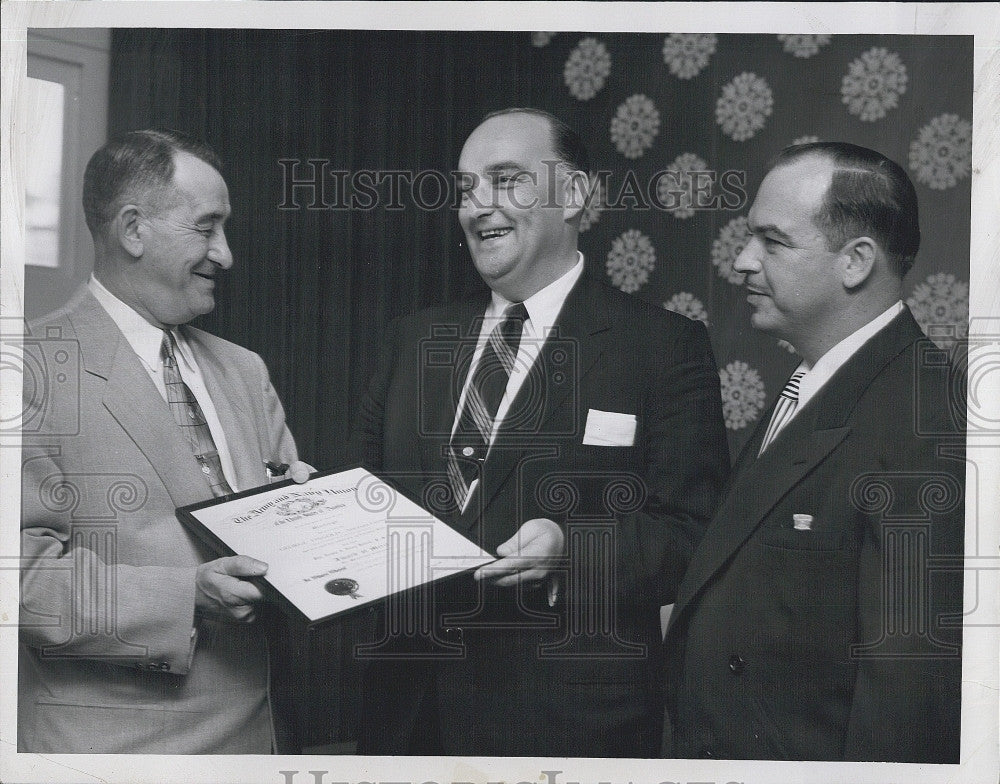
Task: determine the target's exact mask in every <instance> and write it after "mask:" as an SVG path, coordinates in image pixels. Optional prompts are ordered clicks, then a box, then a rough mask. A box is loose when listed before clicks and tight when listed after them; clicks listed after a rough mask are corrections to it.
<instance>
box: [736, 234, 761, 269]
mask: <svg viewBox="0 0 1000 784" xmlns="http://www.w3.org/2000/svg"><path fill="white" fill-rule="evenodd" d="M759 244H760V243H759V242H758V241H757V239H756V238H755V237H751V238H750V239H749V240H747V244H746V245H744V246H743V250H741V251H740V252H739V253H738V254H737V256H736V261H734V262H733V270H734V271H735V272H742V273H744V274H748V273H751V272H758V271H759V270H760V262H759V261H758V259H757V253H758V251H759V247H758V245H759Z"/></svg>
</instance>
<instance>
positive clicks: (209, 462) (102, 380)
mask: <svg viewBox="0 0 1000 784" xmlns="http://www.w3.org/2000/svg"><path fill="white" fill-rule="evenodd" d="M219 169H220V162H219V160H218V158H217V157H216V156H215V154H214V153H213V152H212V151H211V150H210V149H209V148H208V147H206V146H205V145H203V144H201V143H199V142H196V141H194V140H193V139H190V138H188V137H186V136H184V135H182V134H178V133H175V132H167V131H136V132H133V133H129V134H126V135H125V136H123V137H121V138H120V139H116V140H114V141H112V142H109V143H108V144H107V145H105V146H104V147H102V148H101V149H100V150H98V151H97V152H96V153H95V154H94V156H93V157H92V158H91V160H90V162H89V164H88V165H87V170H86V173H85V175H84V197H83V199H84V212H85V214H86V218H87V225H88V227H89V228H90V231H91V234H92V236H93V239H94V248H95V263H94V274H93V276H92V277H91V279H90V281H89V282H88V284H87V285H85V286H83V287H82V288H81V289H80V290H79V291H78V292H77V293H76V294H75V295H74V297H73V299H72V300H71V301H70V302H69V303H68V304H67V305H66V306H65V307H64V308H63V309H61V310H59V311H57V312H55V313H53V314H51V315H49V316H47V317H44V318H42V319H41V320H39V321H38V322H37V323H35V324H33V325H31V327H30V330H29V337H28V338H26V345H25V353H26V354H27V355H28V356H27V358H26V362H25V367H26V368H35V369H37V370H38V371H39V373H38V374H29V373H26V374H25V400H24V405H25V419H24V421H25V423H27V424H26V425H25V431H24V433H23V486H22V498H21V501H22V525H21V556H22V564H23V571H22V580H21V617H20V626H21V648H20V653H21V656H20V664H19V669H18V676H19V686H18V688H19V691H18V709H19V712H18V749H19V750H20V751H28V752H39V753H116V752H122V753H147V754H155V753H162V754H178V753H183V754H196V753H254V754H266V753H268V752H270V751H271V750H272V749H273V748H274V745H275V731H274V729H275V728H274V726H273V724H272V712H271V708H270V698H269V694H268V665H267V650H266V645H265V639H264V633H263V631H262V629H261V627H260V625H259V624H256V625H254V624H253V621H254V619H255V617H256V614H257V606H258V603H259V602H260V600H261V598H262V597H261V593H260V590H259V589H258V588H257V586H256V585H254V584H253V583H252V582H251V581H250V578H253V577H258V576H260V575H262V574H264V573H265V572H266V569H267V566H266V564H263V563H260V562H258V561H255V560H253V559H250V558H246V557H244V556H235V557H232V558H214V557H213V556H212V555H210V553H209V551H208V550H207V549H206V548H205V547H204V546H203V545H202V544H201V543H200V542H198V541H197V540H196V539H195V538H193V537H192V536H191V535H190V534H189V533H188V532H187V531H186V530H185V529H184V528H183V527H182V526H181V525H180V523H179V522H178V521H177V518H176V517H175V515H174V510H175V508H176V507H178V506H184V505H187V504H191V503H195V502H198V501H204V500H206V499H210V498H212V497H213V496H220V495H225V494H227V493H231V492H234V491H238V490H246V489H249V488H252V487H256V486H258V485H263V484H266V483H267V482H268V474H267V472H266V470H265V461H274V462H279V463H290V464H293V476H294V477H295V478H296V479H297V480H298V481H304V479H305V478H306V477H307V475H308V466H306V465H305V464H304V463H299V462H297V461H296V450H295V443H294V441H293V440H292V436H291V433H289V431H288V428H287V427H286V426H285V417H284V411H283V410H282V407H281V403H280V401H279V400H278V397H277V395H276V394H275V391H274V389H273V388H272V386H271V384H270V381H269V380H268V373H267V369H266V368H265V366H264V363H263V362H262V361H261V359H260V357H258V356H257V355H256V354H253V353H251V352H249V351H247V350H246V349H243V348H240V347H239V346H236V345H233V344H232V343H229V342H227V341H225V340H222V339H220V338H217V337H214V336H213V335H210V334H208V333H206V332H203V331H201V330H199V329H195V328H192V327H189V326H185V325H186V323H187V322H188V321H190V320H191V319H193V318H195V317H196V316H199V315H202V314H205V313H208V312H209V311H211V310H212V308H213V307H215V285H216V279H217V276H218V275H220V274H222V273H224V272H225V271H226V270H228V269H229V268H230V267H231V266H232V264H233V257H232V254H231V253H230V250H229V245H228V244H227V242H226V235H225V232H224V228H223V226H224V224H225V221H226V219H227V218H228V217H229V213H230V207H229V193H228V190H227V188H226V184H225V182H224V180H223V179H222V175H221V174H220V173H219ZM29 376H30V378H29ZM29 424H30V427H29Z"/></svg>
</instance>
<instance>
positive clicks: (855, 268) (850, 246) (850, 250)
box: [841, 237, 879, 290]
mask: <svg viewBox="0 0 1000 784" xmlns="http://www.w3.org/2000/svg"><path fill="white" fill-rule="evenodd" d="M841 255H842V256H843V257H844V259H845V264H844V286H845V287H846V288H848V289H852V290H853V289H856V288H857V287H858V286H860V285H861V284H862V283H864V282H865V281H866V280H868V278H869V276H871V274H872V272H873V271H874V269H875V262H876V261H877V259H878V255H879V247H878V245H877V244H876V243H875V240H873V239H872V238H871V237H856V238H855V239H853V240H851V241H850V242H848V243H847V244H846V245H844V247H843V248H842V249H841Z"/></svg>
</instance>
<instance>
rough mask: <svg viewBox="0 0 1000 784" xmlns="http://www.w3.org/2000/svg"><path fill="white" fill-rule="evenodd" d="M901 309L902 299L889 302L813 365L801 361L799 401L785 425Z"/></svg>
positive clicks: (901, 310)
mask: <svg viewBox="0 0 1000 784" xmlns="http://www.w3.org/2000/svg"><path fill="white" fill-rule="evenodd" d="M902 312H903V303H902V301H898V302H896V303H895V304H894V305H890V306H889V308H888V309H887V310H886V311H885V312H884V313H882V314H881V315H879V316H877V317H876V318H874V319H872V320H871V321H869V322H868V323H867V324H865V325H864V326H863V327H861V329H859V330H857V331H855V332H852V333H851V334H850V335H848V336H847V337H846V338H844V339H843V340H842V341H840V342H839V343H838V344H837V345H836V346H834V347H833V348H831V349H830V350H829V351H827V352H826V353H825V354H824V355H823V356H821V357H820V358H819V359H818V360H816V364H815V365H814V366H813V367H809V363H808V362H806V361H805V360H803V361H802V364H800V365H799V367H798V368H797V369H798V370H804V371H805V375H804V376H803V377H802V381H801V382H799V402H798V404H797V405H796V407H795V411H794V413H793V414H792V415H791V416H790V417H789V418H788V419H787V420H786V422H785V424H784V427H787V426H788V423H789V422H791V421H792V420H793V419H794V418H795V417H796V416H797V415H798V413H799V411H801V410H802V407H803V406H804V405H805V404H806V403H808V402H809V401H810V399H812V398H813V397H814V396H815V395H816V393H817V392H819V390H820V389H821V388H822V387H823V385H824V384H825V383H826V382H827V381H829V380H830V379H831V378H832V377H833V374H834V373H836V372H837V371H838V370H840V368H841V367H842V366H843V365H844V364H845V363H846V362H847V360H849V359H850V358H851V357H853V356H854V355H855V354H856V353H858V351H859V350H860V349H861V347H862V346H863V345H864V344H865V343H867V342H868V341H869V340H871V339H872V338H873V337H875V334H876V333H878V332H880V331H881V330H883V329H885V328H886V327H887V326H888V325H889V322H890V321H892V320H893V319H894V318H896V316H898V315H899V314H900V313H902Z"/></svg>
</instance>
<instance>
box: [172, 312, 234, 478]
mask: <svg viewBox="0 0 1000 784" xmlns="http://www.w3.org/2000/svg"><path fill="white" fill-rule="evenodd" d="M175 348H176V346H175V344H174V336H173V334H171V332H170V330H166V329H165V330H163V343H162V344H160V358H161V359H162V360H163V382H164V383H165V384H166V387H167V402H168V403H169V404H170V412H171V413H172V414H173V415H174V422H176V423H177V425H178V427H180V429H181V432H183V433H184V436H185V437H186V438H187V440H188V443H189V444H190V445H191V451H192V452H193V453H194V456H195V459H196V460H197V461H198V463H199V464H200V465H201V472H202V473H203V474H204V475H205V479H206V481H207V482H208V485H209V487H210V488H211V489H212V495H214V496H216V497H218V496H222V495H229V493H231V492H233V488H231V487H230V486H229V482H227V481H226V475H225V474H223V473H222V462H221V461H220V460H219V451H218V450H217V449H216V448H215V440H214V439H213V438H212V431H211V430H209V427H208V423H207V422H206V421H205V415H204V414H203V413H202V410H201V406H199V405H198V401H197V400H196V399H195V396H194V394H193V393H192V392H191V389H190V388H189V387H188V385H187V384H185V383H184V379H183V378H181V372H180V370H179V369H178V367H177V355H176V353H175Z"/></svg>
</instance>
